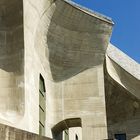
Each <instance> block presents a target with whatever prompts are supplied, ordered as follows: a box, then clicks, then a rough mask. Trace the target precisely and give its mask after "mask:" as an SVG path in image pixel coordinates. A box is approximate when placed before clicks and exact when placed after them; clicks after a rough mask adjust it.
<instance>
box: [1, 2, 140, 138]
mask: <svg viewBox="0 0 140 140" xmlns="http://www.w3.org/2000/svg"><path fill="white" fill-rule="evenodd" d="M112 27H113V22H112V20H111V19H110V18H107V17H105V16H103V15H100V14H98V13H96V12H92V11H90V10H88V9H85V8H83V7H80V6H79V5H76V4H74V3H72V2H71V1H66V0H40V1H38V0H23V1H22V0H12V2H9V1H8V0H1V1H0V123H2V124H6V125H9V126H12V127H16V128H18V129H22V130H25V131H28V132H31V133H36V134H39V77H40V74H41V75H42V77H43V78H44V82H45V91H46V93H45V102H46V104H45V106H46V111H45V114H46V115H45V116H46V117H45V136H47V137H50V138H55V139H57V140H62V139H65V138H64V137H65V136H64V131H65V130H66V129H69V140H76V139H77V137H78V139H79V140H82V139H83V140H87V139H88V140H103V139H107V138H110V139H111V138H114V135H115V134H119V133H126V135H127V139H128V140H131V139H133V140H138V139H139V129H140V126H139V125H138V121H139V119H140V116H139V111H140V109H139V104H140V101H139V97H140V96H139V93H138V92H139V89H140V81H139V80H140V66H139V64H137V63H136V62H133V61H132V60H131V59H130V58H128V57H127V56H125V55H124V54H123V53H122V52H121V51H119V50H117V49H116V48H115V47H114V46H113V45H111V44H110V43H109V42H110V36H111V33H112ZM107 48H108V49H107ZM119 58H121V59H123V60H122V61H121V62H120V60H119ZM126 64H129V65H126ZM132 67H133V68H134V70H132ZM117 99H118V101H117V102H116V100H117ZM122 106H123V107H122ZM17 122H18V123H17ZM122 122H123V123H122ZM136 124H137V125H136ZM128 127H129V128H128ZM133 127H134V129H132V128H133ZM36 139H39V138H36ZM4 140H5V139H4ZM25 140H26V139H25Z"/></svg>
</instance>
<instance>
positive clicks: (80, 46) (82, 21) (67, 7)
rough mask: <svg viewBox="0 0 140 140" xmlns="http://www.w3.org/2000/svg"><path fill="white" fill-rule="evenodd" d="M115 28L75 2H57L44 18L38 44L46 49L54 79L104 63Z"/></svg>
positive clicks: (43, 14) (108, 20) (43, 15)
mask: <svg viewBox="0 0 140 140" xmlns="http://www.w3.org/2000/svg"><path fill="white" fill-rule="evenodd" d="M112 25H113V22H112V21H111V20H110V19H107V18H105V17H104V16H102V15H99V14H97V13H94V12H89V11H87V10H84V9H83V8H81V7H78V6H77V5H74V4H73V3H72V2H69V1H64V0H57V1H55V2H54V3H53V4H52V5H51V6H50V7H49V8H48V9H47V10H46V11H44V13H42V15H41V20H40V23H39V25H38V28H37V32H36V40H37V42H36V44H35V45H36V48H37V47H40V46H42V45H43V46H46V49H45V50H44V53H45V57H46V59H47V60H48V61H49V63H50V71H51V75H52V79H53V80H54V81H57V82H58V81H62V80H65V79H67V78H70V77H72V76H73V75H76V74H78V73H80V72H81V71H83V70H85V69H88V68H91V67H94V66H97V65H100V64H101V63H103V61H104V56H105V55H104V54H105V51H106V48H107V45H108V43H109V39H110V35H111V32H112ZM37 38H39V39H40V40H38V39H37ZM40 55H42V54H41V53H40ZM44 59H45V58H44ZM44 61H45V60H44Z"/></svg>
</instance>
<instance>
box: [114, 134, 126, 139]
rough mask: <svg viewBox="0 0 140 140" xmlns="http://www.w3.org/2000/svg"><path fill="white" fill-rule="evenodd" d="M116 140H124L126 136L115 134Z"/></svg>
mask: <svg viewBox="0 0 140 140" xmlns="http://www.w3.org/2000/svg"><path fill="white" fill-rule="evenodd" d="M115 139H116V140H126V134H125V133H124V134H115Z"/></svg>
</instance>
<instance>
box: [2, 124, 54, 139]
mask: <svg viewBox="0 0 140 140" xmlns="http://www.w3.org/2000/svg"><path fill="white" fill-rule="evenodd" d="M7 139H10V140H52V139H50V138H46V137H42V136H39V135H37V134H34V133H30V132H27V131H24V130H20V129H17V128H14V127H10V126H7V125H4V124H0V140H7Z"/></svg>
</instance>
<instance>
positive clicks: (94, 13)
mask: <svg viewBox="0 0 140 140" xmlns="http://www.w3.org/2000/svg"><path fill="white" fill-rule="evenodd" d="M63 1H64V2H66V3H67V4H70V5H71V6H73V7H74V8H76V9H78V10H80V11H82V12H84V13H85V14H88V15H90V16H93V17H95V18H98V19H100V20H102V21H105V22H107V23H109V24H112V25H114V22H113V21H112V19H111V18H110V17H107V16H105V15H103V14H100V13H98V12H96V11H93V10H91V9H88V8H86V7H84V6H81V5H79V4H77V3H75V2H73V1H72V0H63Z"/></svg>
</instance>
